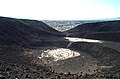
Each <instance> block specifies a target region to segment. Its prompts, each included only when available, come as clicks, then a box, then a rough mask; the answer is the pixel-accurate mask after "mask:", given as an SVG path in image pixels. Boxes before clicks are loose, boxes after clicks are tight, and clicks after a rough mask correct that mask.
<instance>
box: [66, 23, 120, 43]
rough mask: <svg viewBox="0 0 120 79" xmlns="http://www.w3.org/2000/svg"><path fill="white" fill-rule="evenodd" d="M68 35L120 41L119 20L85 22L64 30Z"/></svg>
mask: <svg viewBox="0 0 120 79" xmlns="http://www.w3.org/2000/svg"><path fill="white" fill-rule="evenodd" d="M66 33H67V34H68V36H73V37H82V38H91V39H99V40H107V41H117V42H120V41H119V39H120V21H106V22H96V23H86V24H82V25H79V26H77V27H75V28H73V29H71V30H68V31H66Z"/></svg>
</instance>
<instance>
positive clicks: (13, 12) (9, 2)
mask: <svg viewBox="0 0 120 79" xmlns="http://www.w3.org/2000/svg"><path fill="white" fill-rule="evenodd" d="M0 16H5V17H16V18H29V19H38V20H81V19H83V20H84V19H86V20H88V19H101V18H116V17H120V0H0Z"/></svg>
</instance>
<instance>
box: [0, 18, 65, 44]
mask: <svg viewBox="0 0 120 79" xmlns="http://www.w3.org/2000/svg"><path fill="white" fill-rule="evenodd" d="M56 36H64V35H63V33H60V32H58V31H57V30H55V29H53V28H51V27H49V26H48V25H46V24H45V23H43V22H41V21H35V20H24V19H14V18H5V17H0V44H3V45H4V44H8V45H10V44H17V45H24V46H27V45H29V44H30V43H33V40H36V39H42V38H43V39H44V38H49V37H56Z"/></svg>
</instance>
